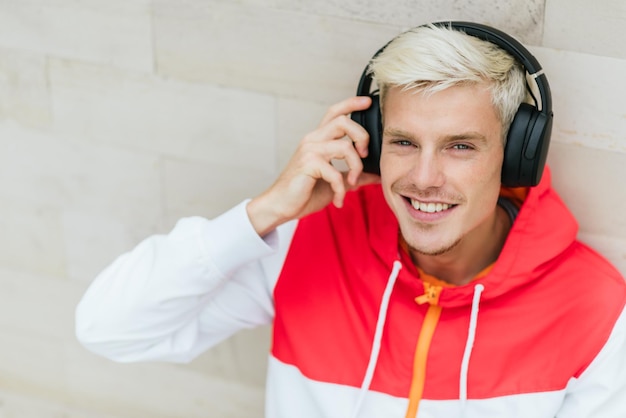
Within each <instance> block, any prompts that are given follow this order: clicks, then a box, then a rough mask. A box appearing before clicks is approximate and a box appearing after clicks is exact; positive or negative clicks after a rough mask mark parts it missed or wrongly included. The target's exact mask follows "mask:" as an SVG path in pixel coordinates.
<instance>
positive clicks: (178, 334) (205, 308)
mask: <svg viewBox="0 0 626 418" xmlns="http://www.w3.org/2000/svg"><path fill="white" fill-rule="evenodd" d="M247 202H248V201H245V202H242V203H241V204H239V205H238V206H236V207H234V208H233V209H231V210H229V211H228V212H226V213H224V214H223V215H221V216H219V217H218V218H215V219H214V220H207V219H204V218H200V217H194V218H185V219H182V220H180V221H179V222H178V223H177V225H176V226H175V227H174V229H173V230H172V231H171V232H170V233H169V234H168V235H155V236H152V237H150V238H147V239H146V240H144V241H143V242H141V243H140V244H139V245H138V246H137V247H135V248H134V249H133V250H132V251H130V252H128V253H126V254H123V255H122V256H120V257H119V258H118V259H116V260H115V261H114V262H113V263H112V264H111V265H110V266H109V267H108V268H106V269H105V270H104V271H103V272H102V273H100V275H99V276H98V277H97V278H96V279H95V280H94V281H93V283H92V284H91V285H90V287H89V288H88V289H87V292H86V293H85V295H84V296H83V298H82V300H81V301H80V303H79V304H78V306H77V308H76V335H77V338H78V340H79V341H80V342H81V343H82V344H83V345H84V346H85V347H86V348H87V349H89V350H91V351H93V352H95V353H97V354H100V355H103V356H105V357H107V358H110V359H112V360H116V361H121V362H130V361H148V360H167V361H176V362H187V361H191V360H192V359H193V358H194V357H196V356H197V355H199V354H200V353H202V352H203V351H205V350H206V349H208V348H209V347H211V346H213V345H215V344H217V343H218V342H220V341H222V340H224V339H225V338H227V337H229V336H230V335H232V334H233V333H235V332H236V331H238V330H240V329H242V328H251V327H254V326H258V325H263V324H268V323H270V322H271V321H272V319H273V316H274V305H273V298H272V294H273V289H274V285H275V283H276V280H277V278H278V275H279V273H280V269H281V268H282V264H283V261H284V259H285V256H286V253H287V250H288V247H289V244H290V242H291V238H292V235H293V231H294V230H295V225H296V223H295V222H290V223H288V224H285V225H282V226H281V227H279V228H278V229H277V230H275V231H273V232H271V233H270V234H269V235H267V236H266V237H264V238H263V239H262V238H260V237H259V236H258V235H257V234H256V232H255V231H254V228H253V227H252V225H251V224H250V220H249V219H248V215H247V212H246V205H247Z"/></svg>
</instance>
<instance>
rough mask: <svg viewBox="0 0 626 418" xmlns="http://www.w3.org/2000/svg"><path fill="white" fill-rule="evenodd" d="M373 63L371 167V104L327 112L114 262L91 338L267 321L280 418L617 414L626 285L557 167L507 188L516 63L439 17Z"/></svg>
mask: <svg viewBox="0 0 626 418" xmlns="http://www.w3.org/2000/svg"><path fill="white" fill-rule="evenodd" d="M370 69H371V71H372V73H373V78H374V79H375V80H376V82H377V84H378V86H379V87H380V90H381V91H380V94H381V97H380V105H381V108H382V115H383V124H382V126H383V132H382V153H381V156H380V172H381V176H380V181H379V178H378V177H377V176H375V175H372V174H368V173H364V172H362V169H363V164H362V161H361V159H362V158H364V157H366V155H367V153H368V141H369V139H370V134H368V131H366V130H365V129H364V128H363V127H362V126H361V125H359V124H357V123H356V122H354V121H353V120H352V119H351V118H350V117H349V116H348V115H349V114H351V113H353V112H360V111H364V110H365V109H368V108H369V107H370V105H371V104H372V99H371V98H370V97H354V98H350V99H347V100H345V101H343V102H341V103H338V104H336V105H334V106H332V107H331V108H330V109H329V111H328V113H327V114H326V116H325V117H324V118H323V120H322V123H321V124H320V126H319V127H318V128H317V129H316V130H315V131H313V132H311V133H310V134H308V135H307V136H306V137H305V138H304V139H303V140H302V142H301V144H300V146H299V148H298V150H297V151H296V153H295V154H294V156H293V158H292V160H291V161H290V162H289V164H288V165H287V167H286V168H285V170H284V171H283V173H282V174H281V175H280V176H279V178H278V179H277V180H276V182H275V183H274V184H273V185H272V186H271V187H270V188H269V189H268V190H266V191H265V192H264V193H262V194H261V195H259V196H257V197H256V198H254V199H252V200H250V201H245V202H243V203H241V204H240V205H238V206H236V207H235V208H233V209H231V210H230V211H228V212H226V213H224V214H223V215H221V216H220V217H218V218H216V219H214V220H206V219H202V218H189V219H183V220H181V221H180V222H179V223H178V224H177V226H176V227H175V228H174V230H173V231H172V232H171V233H170V234H168V235H167V236H154V237H151V238H148V239H147V240H145V241H144V242H142V243H141V244H139V245H138V246H137V247H136V248H135V249H134V250H132V251H131V252H129V253H127V254H125V255H123V256H121V257H120V258H119V259H117V260H116V261H115V262H114V263H113V264H112V265H111V266H110V267H108V268H107V269H106V270H105V271H104V272H102V273H101V274H100V276H99V277H98V278H97V279H96V280H95V281H94V283H93V284H92V285H91V287H90V289H89V290H88V291H87V293H86V294H85V296H84V298H83V300H82V301H81V303H80V305H79V307H78V309H77V334H78V338H79V339H80V341H81V342H82V343H83V344H84V345H85V346H86V347H87V348H89V349H90V350H92V351H94V352H96V353H99V354H102V355H104V356H106V357H109V358H111V359H113V360H117V361H124V362H127V361H146V360H167V361H181V362H184V361H189V360H191V359H193V358H194V357H195V356H197V355H199V354H200V353H202V352H203V351H205V350H207V349H208V348H209V347H211V346H213V345H215V344H216V343H218V342H219V341H221V340H223V339H225V338H227V337H229V336H230V335H232V334H233V333H234V332H236V331H237V330H239V329H242V328H249V327H254V326H257V325H261V324H268V323H273V343H272V350H271V355H270V359H269V376H268V383H267V403H266V405H267V410H266V415H267V416H268V417H272V418H273V417H295V416H297V417H311V418H312V417H316V418H318V417H357V416H358V417H416V416H418V417H456V416H465V417H481V418H485V417H524V418H528V417H533V418H543V417H545V418H548V417H602V418H608V417H622V416H624V414H625V413H626V318H625V316H624V313H623V311H624V303H625V301H626V285H625V283H624V279H623V278H622V277H621V276H620V274H619V273H618V272H617V271H616V270H615V269H614V268H613V267H611V266H610V265H609V264H608V263H607V262H606V261H605V260H604V259H602V258H601V257H600V256H599V255H597V254H596V253H595V252H593V251H592V250H591V249H589V248H588V247H586V246H585V245H583V244H581V243H580V242H578V241H576V232H577V225H576V222H575V220H574V219H573V217H572V215H571V214H570V212H569V211H568V210H567V209H566V207H565V206H564V205H563V203H562V202H561V200H560V199H559V197H558V196H557V194H556V192H555V191H554V190H553V189H552V188H551V187H550V174H549V171H546V173H544V175H543V178H542V179H541V182H540V183H539V184H538V185H537V186H536V187H523V188H507V187H502V184H501V178H502V170H503V160H504V159H505V146H506V144H505V142H506V141H507V138H509V140H511V139H510V135H509V134H508V131H509V129H510V127H511V123H512V121H513V120H514V118H515V117H517V116H516V115H517V113H518V112H519V111H518V108H519V106H520V103H521V102H522V101H523V100H524V99H525V96H526V87H525V74H524V70H523V68H522V66H521V65H520V63H519V62H518V60H517V59H516V58H514V57H513V56H511V55H510V54H509V53H507V52H505V51H504V50H502V49H501V48H499V47H497V46H495V45H494V44H492V43H490V42H487V41H485V40H482V39H479V38H478V37H475V36H470V35H467V34H465V33H463V32H462V31H459V30H456V29H455V28H450V27H447V26H446V25H436V26H424V27H419V28H416V29H414V30H411V31H408V32H406V33H404V34H402V35H400V36H399V37H397V38H396V39H394V40H393V41H392V42H391V43H390V44H389V45H387V46H386V47H385V49H384V51H382V52H381V53H380V54H378V55H377V56H376V57H375V59H374V60H373V61H372V63H371V65H370ZM544 105H545V104H544ZM370 133H371V132H370ZM345 137H348V139H345ZM332 159H343V160H345V162H346V163H347V166H348V167H349V171H348V172H347V173H345V174H342V173H340V172H339V171H338V170H337V169H335V168H334V167H333V166H332V164H331V160H332ZM331 202H332V204H331Z"/></svg>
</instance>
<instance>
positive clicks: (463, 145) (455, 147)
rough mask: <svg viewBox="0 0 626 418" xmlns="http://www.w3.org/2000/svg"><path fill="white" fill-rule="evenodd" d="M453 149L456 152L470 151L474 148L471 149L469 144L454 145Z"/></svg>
mask: <svg viewBox="0 0 626 418" xmlns="http://www.w3.org/2000/svg"><path fill="white" fill-rule="evenodd" d="M452 148H453V149H455V150H470V149H472V147H470V146H469V145H467V144H454V145H452Z"/></svg>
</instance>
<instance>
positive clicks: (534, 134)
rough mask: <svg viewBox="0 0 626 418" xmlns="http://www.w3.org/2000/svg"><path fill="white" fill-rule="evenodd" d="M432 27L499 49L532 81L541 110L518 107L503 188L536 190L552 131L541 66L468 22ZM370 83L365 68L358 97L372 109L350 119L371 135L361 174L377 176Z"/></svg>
mask: <svg viewBox="0 0 626 418" xmlns="http://www.w3.org/2000/svg"><path fill="white" fill-rule="evenodd" d="M434 25H438V26H444V27H448V28H453V29H457V30H460V31H463V32H465V33H466V34H467V35H470V36H474V37H477V38H479V39H482V40H484V41H488V42H491V43H494V44H496V45H498V46H499V47H501V48H502V49H504V50H505V51H507V52H508V53H510V54H511V55H512V56H513V57H514V58H516V59H517V60H518V61H519V62H520V63H521V64H522V65H523V66H524V68H525V69H526V71H527V72H528V74H530V76H532V78H534V79H535V81H536V83H537V88H538V90H539V95H540V97H541V110H539V109H538V108H537V107H535V106H533V105H530V104H527V103H522V104H521V105H520V107H519V109H518V111H517V113H516V115H515V117H514V119H513V122H512V123H511V126H510V128H509V133H508V135H507V143H506V147H505V150H504V160H503V164H502V184H503V185H504V186H507V187H531V186H536V185H537V184H538V183H539V181H540V180H541V175H542V174H543V169H544V166H545V163H546V158H547V156H548V148H549V145H550V134H551V131H552V97H551V93H550V86H549V84H548V80H547V78H546V76H545V74H544V73H543V70H542V69H541V65H540V64H539V62H538V61H537V60H536V59H535V57H534V56H533V55H532V54H531V53H530V52H529V51H528V50H527V49H526V48H525V47H524V46H523V45H522V44H521V43H520V42H518V41H517V40H516V39H515V38H513V37H511V36H509V35H507V34H506V33H504V32H502V31H499V30H498V29H494V28H491V27H489V26H485V25H481V24H478V23H471V22H438V23H434ZM385 46H386V45H385ZM385 46H383V47H382V48H381V49H379V50H378V52H376V54H375V55H374V57H376V56H377V55H378V54H380V53H381V52H382V51H383V50H384V49H385ZM372 83H373V80H372V75H371V74H370V73H369V72H368V68H365V70H364V71H363V74H362V75H361V79H360V80H359V86H358V88H357V95H358V96H368V95H369V96H370V97H372V106H371V107H370V108H369V109H366V110H364V111H360V112H354V113H353V114H352V119H353V120H354V121H356V122H357V123H359V124H360V125H362V126H363V127H364V128H365V129H366V130H367V132H368V133H369V135H370V142H369V154H368V156H367V158H364V159H363V170H364V171H366V172H369V173H374V174H380V166H379V164H380V155H381V148H382V129H383V128H382V117H381V112H380V101H379V97H378V94H377V92H370V91H369V90H370V86H371V85H372Z"/></svg>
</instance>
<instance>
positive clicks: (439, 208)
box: [407, 198, 456, 213]
mask: <svg viewBox="0 0 626 418" xmlns="http://www.w3.org/2000/svg"><path fill="white" fill-rule="evenodd" d="M407 199H408V200H409V201H410V202H411V206H413V209H415V210H419V211H420V212H425V213H438V212H443V211H444V210H448V209H450V208H453V207H455V206H456V205H453V204H449V203H442V202H420V201H419V200H415V199H409V198H407Z"/></svg>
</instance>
